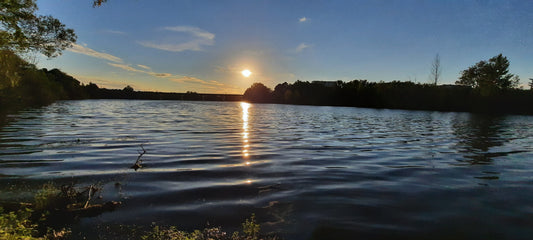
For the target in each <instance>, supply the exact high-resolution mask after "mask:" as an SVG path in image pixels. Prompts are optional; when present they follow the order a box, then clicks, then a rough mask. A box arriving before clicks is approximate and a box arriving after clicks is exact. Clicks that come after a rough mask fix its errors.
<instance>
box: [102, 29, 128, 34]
mask: <svg viewBox="0 0 533 240" xmlns="http://www.w3.org/2000/svg"><path fill="white" fill-rule="evenodd" d="M104 32H105V33H110V34H116V35H125V34H126V32H123V31H116V30H104Z"/></svg>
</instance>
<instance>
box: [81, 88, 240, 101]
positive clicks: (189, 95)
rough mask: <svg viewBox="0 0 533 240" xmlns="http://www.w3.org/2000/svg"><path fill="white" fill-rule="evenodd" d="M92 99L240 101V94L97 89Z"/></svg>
mask: <svg viewBox="0 0 533 240" xmlns="http://www.w3.org/2000/svg"><path fill="white" fill-rule="evenodd" d="M91 98H93V99H139V100H188V101H241V100H242V95H240V94H206V93H196V92H190V91H189V92H186V93H169V92H146V91H134V90H133V88H131V87H125V88H124V89H122V90H118V89H105V88H103V89H99V90H98V91H96V94H91Z"/></svg>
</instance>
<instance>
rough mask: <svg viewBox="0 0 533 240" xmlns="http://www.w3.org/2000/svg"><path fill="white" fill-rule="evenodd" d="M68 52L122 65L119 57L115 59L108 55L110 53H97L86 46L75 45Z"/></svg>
mask: <svg viewBox="0 0 533 240" xmlns="http://www.w3.org/2000/svg"><path fill="white" fill-rule="evenodd" d="M68 51H71V52H74V53H79V54H83V55H87V56H90V57H94V58H100V59H105V60H108V61H111V62H116V63H122V62H123V61H122V59H121V58H119V57H115V56H113V55H111V54H108V53H104V52H98V51H95V50H93V49H90V48H88V47H86V46H82V45H79V44H73V45H72V48H69V49H68Z"/></svg>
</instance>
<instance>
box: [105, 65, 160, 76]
mask: <svg viewBox="0 0 533 240" xmlns="http://www.w3.org/2000/svg"><path fill="white" fill-rule="evenodd" d="M107 64H109V65H110V66H113V67H116V68H120V69H122V70H126V71H130V72H138V73H146V74H149V73H150V72H148V71H145V70H142V69H137V68H134V67H132V66H130V65H127V64H122V63H107Z"/></svg>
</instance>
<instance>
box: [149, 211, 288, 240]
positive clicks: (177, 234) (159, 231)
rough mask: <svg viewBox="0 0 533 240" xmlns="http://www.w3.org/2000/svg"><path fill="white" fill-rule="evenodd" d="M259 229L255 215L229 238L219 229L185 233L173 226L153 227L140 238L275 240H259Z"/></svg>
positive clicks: (273, 237) (271, 239)
mask: <svg viewBox="0 0 533 240" xmlns="http://www.w3.org/2000/svg"><path fill="white" fill-rule="evenodd" d="M260 229H261V227H260V225H259V223H257V222H256V219H255V214H252V216H251V217H250V219H246V220H245V221H244V222H243V223H242V233H240V232H238V231H237V232H234V233H233V234H232V235H231V236H230V235H228V234H227V233H226V232H224V231H223V230H222V228H220V227H213V228H204V230H194V231H192V232H185V231H180V230H178V229H177V228H176V227H175V226H170V227H160V226H154V227H153V228H152V230H151V231H150V232H147V233H146V234H145V235H143V236H141V239H143V240H151V239H156V240H158V239H165V240H166V239H171V240H259V239H264V240H275V239H278V238H277V237H275V236H271V237H264V238H260V233H259V231H260Z"/></svg>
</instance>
